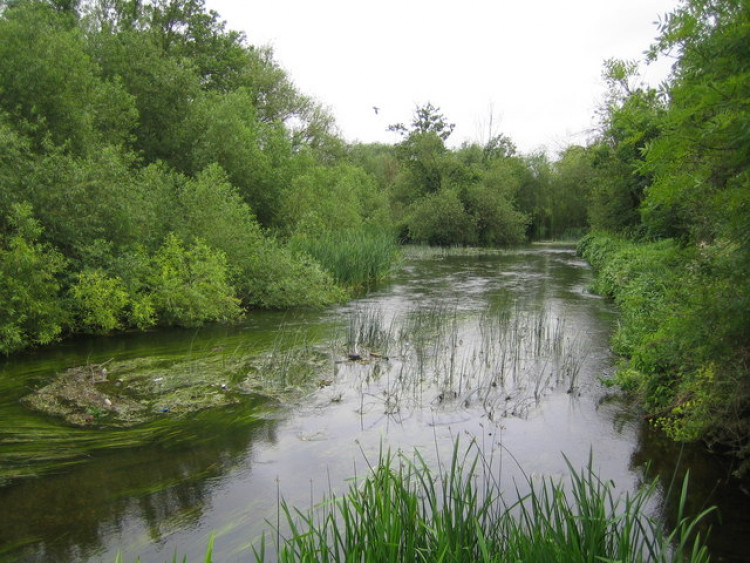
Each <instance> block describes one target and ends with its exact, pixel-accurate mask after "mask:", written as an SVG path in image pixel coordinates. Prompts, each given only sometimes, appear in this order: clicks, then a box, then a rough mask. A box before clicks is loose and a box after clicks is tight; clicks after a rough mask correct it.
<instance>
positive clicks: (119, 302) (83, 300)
mask: <svg viewBox="0 0 750 563" xmlns="http://www.w3.org/2000/svg"><path fill="white" fill-rule="evenodd" d="M70 294H71V298H72V299H73V302H74V304H73V309H74V310H76V311H77V312H78V321H77V323H76V325H77V326H78V327H79V328H80V329H82V330H83V331H84V332H101V333H107V332H110V331H112V330H114V329H116V328H119V327H120V318H121V317H122V316H123V312H124V309H125V306H126V305H127V303H128V294H127V292H126V291H125V288H124V286H123V283H122V281H121V280H119V279H118V278H112V277H109V276H108V275H107V274H106V273H105V272H103V271H102V270H90V271H84V272H81V273H80V274H78V280H77V281H76V283H75V284H74V285H73V286H72V287H71V289H70Z"/></svg>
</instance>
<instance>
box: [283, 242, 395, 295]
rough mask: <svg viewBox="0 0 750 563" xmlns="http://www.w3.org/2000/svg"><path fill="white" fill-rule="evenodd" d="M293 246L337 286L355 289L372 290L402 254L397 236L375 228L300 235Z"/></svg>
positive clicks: (292, 243)
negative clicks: (397, 242)
mask: <svg viewBox="0 0 750 563" xmlns="http://www.w3.org/2000/svg"><path fill="white" fill-rule="evenodd" d="M290 244H291V246H292V248H293V249H294V250H296V251H299V252H304V253H306V254H308V255H309V256H311V257H312V258H314V259H315V260H316V261H317V262H318V263H319V264H320V265H321V266H322V267H323V268H324V269H325V270H326V271H328V272H329V273H330V274H331V275H332V276H333V278H334V279H335V280H336V282H337V283H339V284H340V285H342V286H344V287H347V288H352V289H355V290H368V289H371V288H372V287H373V286H374V285H375V284H377V283H378V282H379V281H382V280H383V279H385V278H386V277H387V276H388V274H389V273H390V271H391V270H392V268H393V267H394V265H395V264H396V261H397V259H398V255H399V252H398V245H397V244H396V239H395V237H394V236H393V235H392V234H391V233H389V232H387V231H382V230H376V229H352V230H345V231H336V232H326V233H322V234H320V235H317V236H315V237H311V236H304V237H302V236H299V237H296V238H294V239H292V241H291V242H290Z"/></svg>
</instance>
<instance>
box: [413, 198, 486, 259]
mask: <svg viewBox="0 0 750 563" xmlns="http://www.w3.org/2000/svg"><path fill="white" fill-rule="evenodd" d="M409 211H410V212H409V219H408V225H409V238H410V239H411V240H413V241H415V242H421V243H426V244H430V245H435V246H450V245H452V244H471V243H473V242H476V241H475V238H474V230H475V226H474V224H473V220H472V217H471V216H470V215H469V214H468V213H467V212H466V209H464V206H463V203H462V202H461V200H460V199H459V197H458V193H457V192H456V190H451V189H444V190H440V191H439V192H437V193H434V194H430V195H427V196H425V197H423V198H421V199H419V200H418V201H416V202H415V203H413V204H412V206H411V208H410V210H409Z"/></svg>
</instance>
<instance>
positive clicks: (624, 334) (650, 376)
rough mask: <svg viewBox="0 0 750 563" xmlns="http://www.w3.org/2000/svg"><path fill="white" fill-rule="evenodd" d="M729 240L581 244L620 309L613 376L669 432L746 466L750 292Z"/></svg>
mask: <svg viewBox="0 0 750 563" xmlns="http://www.w3.org/2000/svg"><path fill="white" fill-rule="evenodd" d="M729 246H730V245H729V243H726V242H721V241H719V242H715V243H713V244H710V245H709V244H706V245H703V246H701V247H693V246H689V247H687V246H681V245H680V244H678V243H677V242H676V241H674V240H671V239H666V240H661V241H658V242H650V243H637V242H633V241H630V240H626V239H623V238H618V237H615V236H612V235H606V234H602V233H595V234H591V235H588V236H587V237H585V238H584V239H582V240H581V242H580V243H579V246H578V251H579V253H580V254H581V255H582V256H583V257H584V258H586V259H587V260H588V261H589V262H590V263H591V265H592V266H593V268H594V269H595V271H596V273H597V278H596V281H595V284H594V290H595V291H597V292H598V293H600V294H602V295H606V296H608V297H611V298H612V299H613V300H614V301H615V303H616V304H617V305H618V306H619V308H620V310H621V317H620V325H619V327H618V329H617V331H616V333H615V335H614V338H613V348H614V350H615V352H616V353H618V354H619V355H620V361H619V369H618V371H617V375H616V377H615V378H614V380H613V383H617V384H619V385H620V386H621V387H622V388H623V389H625V390H626V391H631V392H634V393H637V394H638V395H639V396H640V397H641V399H642V402H643V405H644V407H645V409H646V411H647V414H646V416H647V418H648V419H649V420H650V421H651V422H652V423H653V424H654V425H655V426H657V427H659V428H662V429H663V430H664V431H665V432H666V433H667V434H668V435H669V436H670V437H671V438H673V439H675V440H678V441H697V440H703V441H705V442H706V443H707V444H708V445H709V446H710V447H712V448H714V449H716V450H718V451H729V452H731V453H733V454H734V455H736V456H737V457H738V458H739V459H740V465H739V467H738V469H737V472H738V473H740V474H742V473H746V472H747V470H748V469H750V459H749V458H750V440H749V439H748V437H749V436H750V408H749V407H750V378H749V377H748V375H750V361H749V359H750V353H749V352H750V351H749V349H748V345H747V338H746V335H747V328H748V327H747V322H748V320H747V319H746V318H745V317H744V315H742V314H741V311H743V310H745V308H746V305H745V302H746V295H747V294H748V293H747V291H746V289H745V287H744V286H746V285H747V282H746V281H745V282H744V283H743V282H741V281H740V282H737V275H736V268H735V267H734V266H733V264H732V260H733V249H732V248H730V247H729Z"/></svg>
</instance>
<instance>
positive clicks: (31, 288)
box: [0, 204, 67, 354]
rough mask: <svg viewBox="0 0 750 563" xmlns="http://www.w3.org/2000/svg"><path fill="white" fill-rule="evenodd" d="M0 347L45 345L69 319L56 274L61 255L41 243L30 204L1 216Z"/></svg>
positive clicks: (8, 349)
mask: <svg viewBox="0 0 750 563" xmlns="http://www.w3.org/2000/svg"><path fill="white" fill-rule="evenodd" d="M0 221H2V223H4V225H3V227H4V228H3V229H2V231H0V232H3V233H6V234H3V235H0V298H1V299H2V306H1V307H0V352H1V353H3V354H8V353H11V352H15V351H17V350H21V349H23V348H25V347H26V346H29V345H36V344H48V343H50V342H52V341H53V340H55V339H56V338H57V337H59V336H60V334H61V333H62V331H63V328H64V327H65V326H66V324H67V315H66V312H65V309H64V308H63V306H62V304H61V302H60V282H59V281H58V276H59V275H60V274H61V272H62V271H63V269H64V267H65V260H64V258H63V257H62V256H61V255H60V253H59V252H56V251H55V250H54V249H52V248H50V247H49V246H47V245H44V244H42V243H40V242H39V237H40V235H41V232H42V230H41V227H40V225H39V223H38V221H36V220H35V219H34V218H33V217H32V214H31V207H30V206H29V205H22V204H13V205H12V206H11V208H10V210H9V214H8V215H6V216H4V217H0Z"/></svg>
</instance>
